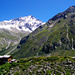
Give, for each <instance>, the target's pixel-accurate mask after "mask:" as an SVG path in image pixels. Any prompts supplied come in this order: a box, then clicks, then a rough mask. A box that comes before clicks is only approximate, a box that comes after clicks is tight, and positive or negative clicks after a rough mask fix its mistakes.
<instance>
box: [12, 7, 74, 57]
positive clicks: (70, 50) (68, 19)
mask: <svg viewBox="0 0 75 75" xmlns="http://www.w3.org/2000/svg"><path fill="white" fill-rule="evenodd" d="M15 51H16V52H15ZM15 51H13V52H12V53H11V54H12V55H13V56H14V57H15V58H23V57H31V56H39V55H45V54H49V55H50V54H51V55H59V56H75V6H71V7H69V8H68V9H67V10H66V11H64V12H62V13H59V14H57V15H55V16H54V17H53V18H51V19H50V20H49V21H48V22H47V23H46V24H44V25H42V26H40V27H39V28H37V29H36V30H35V31H33V32H32V33H31V34H30V35H28V36H26V37H24V38H22V39H21V41H20V43H19V45H18V46H17V49H16V50H15Z"/></svg>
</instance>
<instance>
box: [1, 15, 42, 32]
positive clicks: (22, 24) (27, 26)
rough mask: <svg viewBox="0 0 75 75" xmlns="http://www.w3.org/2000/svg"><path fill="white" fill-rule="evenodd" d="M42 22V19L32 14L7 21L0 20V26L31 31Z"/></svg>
mask: <svg viewBox="0 0 75 75" xmlns="http://www.w3.org/2000/svg"><path fill="white" fill-rule="evenodd" d="M42 24H43V22H42V21H40V20H38V19H36V18H35V17H33V16H32V15H29V16H25V17H19V18H15V19H13V20H9V21H3V22H0V28H4V29H10V30H13V29H17V30H19V31H28V32H32V31H34V30H35V29H36V28H38V27H39V26H40V25H42Z"/></svg>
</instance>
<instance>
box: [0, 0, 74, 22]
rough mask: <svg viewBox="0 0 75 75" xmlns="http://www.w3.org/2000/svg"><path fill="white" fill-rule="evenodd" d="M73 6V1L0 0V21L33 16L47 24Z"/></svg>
mask: <svg viewBox="0 0 75 75" xmlns="http://www.w3.org/2000/svg"><path fill="white" fill-rule="evenodd" d="M74 5H75V0H0V21H3V20H10V19H14V18H19V17H24V16H28V15H33V16H34V17H35V18H37V19H39V20H41V21H43V22H47V21H48V20H49V19H50V18H52V17H53V16H54V15H56V14H57V13H60V12H63V11H64V10H66V9H67V8H69V7H70V6H74Z"/></svg>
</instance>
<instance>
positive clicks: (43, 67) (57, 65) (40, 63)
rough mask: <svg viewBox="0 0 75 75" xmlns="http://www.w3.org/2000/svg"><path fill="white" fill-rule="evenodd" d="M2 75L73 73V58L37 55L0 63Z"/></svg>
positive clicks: (73, 74) (68, 74)
mask: <svg viewBox="0 0 75 75" xmlns="http://www.w3.org/2000/svg"><path fill="white" fill-rule="evenodd" d="M0 74H3V75H75V58H72V57H38V58H28V59H19V60H17V62H13V63H6V64H4V65H0Z"/></svg>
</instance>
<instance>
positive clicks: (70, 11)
mask: <svg viewBox="0 0 75 75" xmlns="http://www.w3.org/2000/svg"><path fill="white" fill-rule="evenodd" d="M65 12H68V13H72V12H75V6H70V7H69V8H68V9H67V10H66V11H65Z"/></svg>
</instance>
